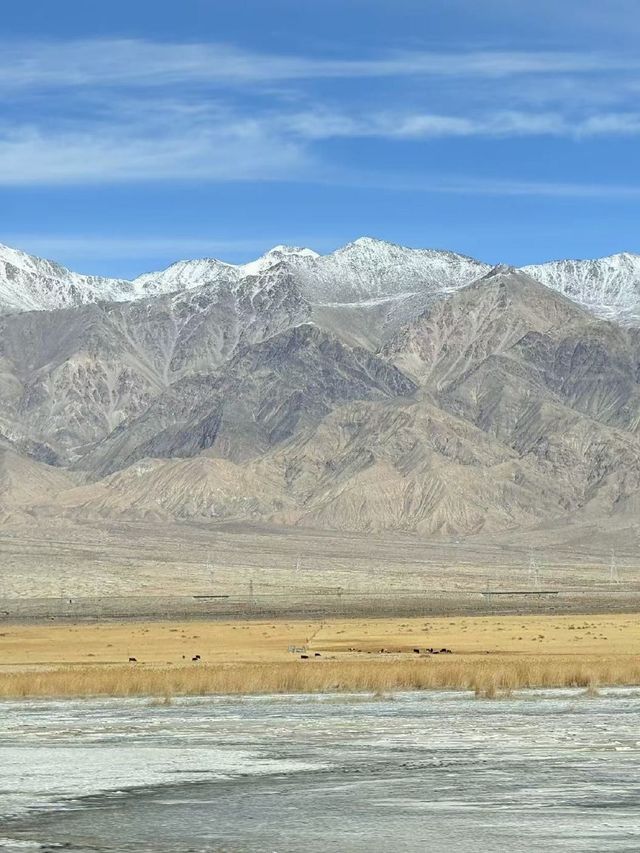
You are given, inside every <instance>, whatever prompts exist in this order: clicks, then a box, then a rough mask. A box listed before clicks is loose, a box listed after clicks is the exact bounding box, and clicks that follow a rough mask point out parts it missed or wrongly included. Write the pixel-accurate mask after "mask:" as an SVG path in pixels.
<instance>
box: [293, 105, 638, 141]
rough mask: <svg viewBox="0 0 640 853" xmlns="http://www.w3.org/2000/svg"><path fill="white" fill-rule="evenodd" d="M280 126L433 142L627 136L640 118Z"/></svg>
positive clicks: (357, 119) (508, 114) (521, 115)
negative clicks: (535, 137) (455, 138)
mask: <svg viewBox="0 0 640 853" xmlns="http://www.w3.org/2000/svg"><path fill="white" fill-rule="evenodd" d="M281 124H282V125H284V126H286V127H288V128H289V129H290V130H291V131H292V132H294V133H296V134H298V135H300V136H302V137H305V138H307V139H331V138H333V137H354V138H357V137H361V138H362V137H379V138H387V139H406V140H411V139H416V140H418V139H432V138H439V137H447V136H451V137H471V136H489V137H508V136H560V137H562V136H563V137H573V138H581V137H582V138H584V137H595V136H605V135H608V136H627V135H635V134H638V133H640V113H603V114H600V115H598V114H596V115H591V116H587V117H585V118H573V117H570V116H565V115H562V114H561V113H557V112H551V113H549V112H545V113H537V112H517V111H508V110H502V111H497V112H492V113H486V114H481V115H476V116H472V117H467V116H455V115H440V114H430V113H393V112H386V113H375V114H371V115H361V116H354V115H347V114H344V113H330V112H322V111H320V112H306V113H297V114H293V115H291V116H288V117H283V118H282V119H281Z"/></svg>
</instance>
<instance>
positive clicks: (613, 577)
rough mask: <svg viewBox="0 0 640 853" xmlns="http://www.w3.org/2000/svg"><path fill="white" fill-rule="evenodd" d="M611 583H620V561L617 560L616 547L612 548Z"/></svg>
mask: <svg viewBox="0 0 640 853" xmlns="http://www.w3.org/2000/svg"><path fill="white" fill-rule="evenodd" d="M609 583H620V577H619V575H618V561H617V560H616V552H615V549H614V548H612V549H611V562H610V563H609Z"/></svg>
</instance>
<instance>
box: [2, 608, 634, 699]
mask: <svg viewBox="0 0 640 853" xmlns="http://www.w3.org/2000/svg"><path fill="white" fill-rule="evenodd" d="M290 646H295V647H303V646H304V647H305V650H306V652H305V653H306V654H308V655H309V658H308V659H305V660H302V659H300V653H299V652H293V653H292V652H290V651H289V650H288V649H289V647H290ZM428 647H433V648H437V649H440V648H448V649H451V651H452V652H453V653H452V654H450V655H449V654H447V655H445V654H439V655H430V654H425V650H426V649H427V648H428ZM414 649H420V652H421V653H420V654H417V653H416V652H415V651H414ZM196 655H199V656H200V660H197V661H192V658H193V657H195V656H196ZM316 655H317V656H316ZM131 657H134V658H135V661H132V662H129V658H131ZM629 684H640V619H639V618H638V617H637V616H635V615H628V614H624V615H617V614H616V615H606V616H485V617H457V618H438V619H426V620H425V619H388V618H387V619H331V620H327V621H325V622H311V621H295V620H282V621H275V622H274V621H269V622H266V621H251V622H241V621H238V622H205V621H186V620H185V621H182V622H120V623H98V624H84V623H76V624H71V625H70V624H55V625H50V624H45V625H36V624H28V625H24V624H23V625H5V626H4V627H3V628H2V630H1V631H0V696H1V697H5V698H6V697H26V696H48V697H54V696H89V695H105V696H160V697H171V696H178V695H204V694H208V693H230V694H234V693H235V694H238V693H271V692H273V693H288V692H294V693H295V692H310V693H313V692H324V691H332V690H340V691H374V692H375V691H382V692H385V691H390V690H410V689H427V688H454V689H472V690H475V691H476V693H478V694H480V695H488V696H491V695H496V693H500V692H503V691H509V690H513V689H517V688H524V687H565V686H586V687H589V688H594V687H595V686H597V685H629Z"/></svg>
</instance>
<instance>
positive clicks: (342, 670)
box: [0, 655, 640, 698]
mask: <svg viewBox="0 0 640 853" xmlns="http://www.w3.org/2000/svg"><path fill="white" fill-rule="evenodd" d="M638 683H640V661H638V660H637V659H636V658H635V657H633V658H632V657H627V658H624V659H620V658H618V659H616V658H607V657H584V658H582V657H580V658H579V659H576V658H574V657H565V656H560V657H557V658H551V659H549V658H546V659H545V658H531V657H528V656H527V657H518V658H515V657H508V656H502V655H500V656H492V657H487V658H484V659H479V658H473V657H462V658H459V659H452V658H446V659H445V658H442V659H436V658H420V659H417V660H392V661H385V660H379V659H375V660H368V661H358V660H343V661H313V660H309V661H287V662H283V663H271V664H264V663H263V664H239V665H235V666H234V665H224V664H220V665H208V666H206V665H205V666H203V667H186V666H185V667H145V668H142V667H135V666H132V667H125V666H117V667H62V668H56V669H49V670H37V671H19V672H16V671H13V672H5V673H3V674H1V675H0V696H1V697H4V698H9V697H14V698H15V697H28V696H39V697H72V696H165V697H170V696H194V695H206V694H214V693H218V694H239V693H244V694H259V693H319V692H327V691H354V692H357V691H372V692H374V691H390V690H422V689H429V688H450V689H468V690H475V691H476V693H477V694H478V695H485V696H490V697H491V696H494V695H496V694H497V693H500V692H502V691H507V692H508V691H510V690H515V689H521V688H525V687H590V688H595V687H596V686H598V685H627V684H638Z"/></svg>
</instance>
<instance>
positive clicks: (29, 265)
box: [0, 245, 135, 314]
mask: <svg viewBox="0 0 640 853" xmlns="http://www.w3.org/2000/svg"><path fill="white" fill-rule="evenodd" d="M133 298H135V294H134V288H133V286H132V284H131V282H130V281H124V280H122V279H112V278H103V277H101V276H93V275H81V274H80V273H75V272H72V271H71V270H69V269H67V268H66V267H63V266H61V265H60V264H57V263H55V262H53V261H47V260H44V259H43V258H36V257H33V256H32V255H28V254H27V253H26V252H20V251H18V250H17V249H12V248H11V247H9V246H3V245H0V312H2V313H5V314H8V313H14V312H19V311H48V310H49V311H50V310H53V309H55V308H71V307H75V306H78V305H84V304H86V303H88V302H96V301H98V300H106V301H110V302H123V301H128V300H131V299H133Z"/></svg>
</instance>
